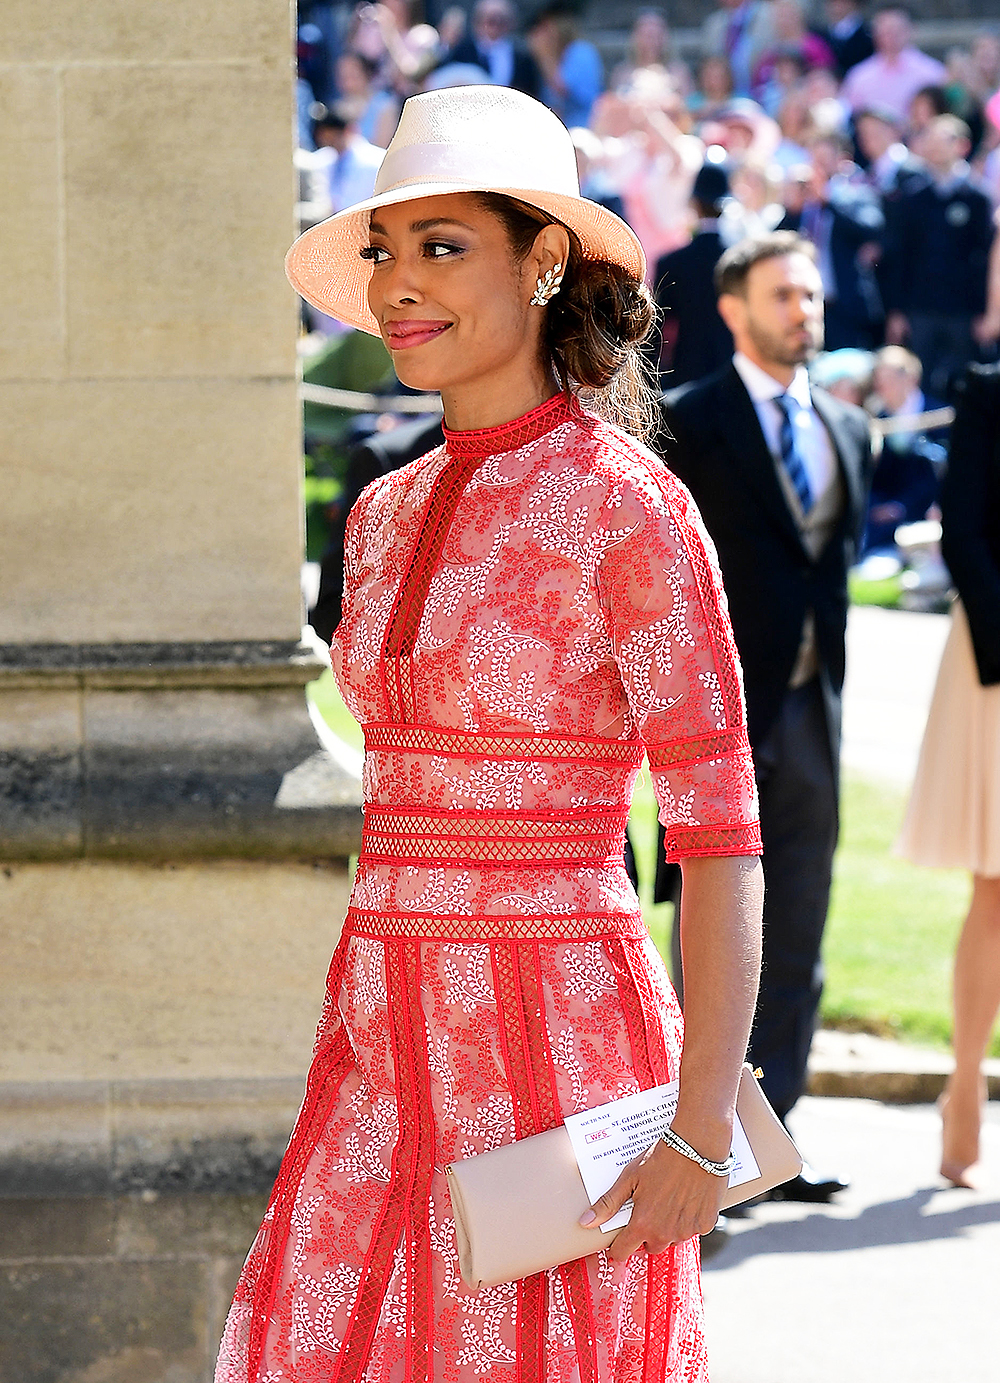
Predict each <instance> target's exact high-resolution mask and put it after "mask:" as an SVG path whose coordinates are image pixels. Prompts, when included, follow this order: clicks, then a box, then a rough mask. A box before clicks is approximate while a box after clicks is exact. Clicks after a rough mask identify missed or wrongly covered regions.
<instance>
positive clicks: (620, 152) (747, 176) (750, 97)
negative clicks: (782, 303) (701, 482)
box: [298, 0, 1000, 553]
mask: <svg viewBox="0 0 1000 1383" xmlns="http://www.w3.org/2000/svg"><path fill="white" fill-rule="evenodd" d="M419 3H420V0H383V2H381V3H374V4H372V3H362V4H358V5H356V6H354V7H353V8H352V7H351V6H350V5H344V4H331V3H329V0H317V2H316V3H313V4H306V3H305V2H304V0H303V3H302V4H301V6H300V25H299V30H298V35H299V49H298V59H299V110H300V120H299V142H300V146H301V148H300V151H299V155H298V159H299V163H300V172H301V174H302V186H303V193H302V196H303V204H304V207H305V209H306V210H305V219H306V220H308V219H310V218H312V219H317V220H318V219H320V218H321V217H322V216H325V215H329V214H330V213H331V212H333V211H338V210H341V209H342V208H343V207H345V206H348V205H350V204H351V203H354V202H357V201H359V200H362V199H363V198H364V197H366V196H368V195H370V193H371V190H372V187H373V185H374V180H375V176H376V173H377V171H378V167H379V164H380V161H381V158H382V154H383V150H384V148H385V146H386V145H387V144H388V142H389V140H390V138H391V136H392V133H393V130H394V129H395V126H396V122H397V120H398V117H399V112H400V109H401V106H402V102H403V101H404V100H405V99H406V97H407V96H409V95H411V94H413V93H415V92H417V91H421V90H430V89H436V88H440V87H442V86H451V85H465V84H470V83H494V84H497V85H501V86H510V87H513V88H516V89H517V90H519V91H523V92H526V93H527V94H529V95H531V96H534V97H537V98H538V99H540V100H542V101H544V102H545V103H546V104H547V105H549V106H550V107H551V109H552V110H554V111H555V112H556V113H557V114H558V115H559V116H560V118H561V119H562V120H563V121H564V123H565V124H566V125H567V126H568V127H569V129H570V131H571V133H572V136H573V140H574V144H575V147H576V150H577V158H578V163H579V169H580V179H581V187H582V191H583V193H584V195H586V196H588V197H591V198H592V199H594V200H595V201H598V202H600V203H602V204H604V205H606V206H607V207H609V208H610V209H611V210H613V211H615V212H617V213H618V214H619V215H621V216H623V217H624V218H625V219H626V220H627V221H628V222H629V224H630V225H631V226H632V228H633V229H634V230H635V232H636V234H637V235H638V237H639V239H640V240H641V242H642V244H643V247H644V249H645V251H646V256H647V260H648V264H649V282H650V286H651V287H652V288H653V289H654V291H655V293H656V296H657V298H658V301H659V303H660V306H661V308H662V309H663V321H662V327H661V334H660V338H659V339H658V341H657V343H656V350H655V354H656V360H655V364H656V366H657V367H658V368H659V370H660V372H661V378H662V381H663V384H664V386H665V387H672V386H676V385H680V384H683V383H685V382H687V381H689V380H693V379H699V378H702V377H703V376H705V375H707V374H709V373H711V371H712V370H714V369H716V368H718V367H720V366H721V365H723V364H724V363H725V362H726V361H727V360H728V359H729V358H730V357H731V354H732V349H733V347H732V341H731V339H730V336H729V333H728V331H727V330H726V328H725V326H724V324H723V323H722V321H721V319H720V318H719V316H718V313H717V312H716V309H715V297H716V295H715V288H714V284H713V272H714V268H715V265H716V263H717V261H718V259H719V258H720V256H721V255H722V253H723V252H724V251H725V250H726V248H728V247H729V246H731V245H733V244H735V243H736V242H738V241H740V240H742V239H744V238H745V237H747V236H757V235H761V234H767V233H769V232H771V231H774V230H794V231H797V232H798V233H799V234H800V235H802V236H804V237H805V238H807V239H808V240H810V241H812V242H813V244H814V245H815V247H816V252H817V261H818V264H819V268H820V273H821V275H822V279H823V287H824V293H825V299H826V326H825V332H826V341H825V351H826V354H825V355H824V357H823V358H821V360H820V361H819V362H818V363H817V365H816V367H815V368H816V369H817V370H818V371H820V372H821V373H823V375H824V381H823V382H824V383H827V384H829V385H830V386H831V387H832V388H833V390H834V392H840V393H841V395H842V397H845V398H849V399H851V400H853V401H856V402H859V403H863V404H865V405H866V406H868V407H869V409H870V411H871V412H873V413H874V414H875V415H881V416H882V417H890V416H898V415H900V413H901V411H907V410H909V411H910V412H911V413H912V412H913V411H914V410H915V409H916V411H917V412H918V413H924V412H927V411H929V410H934V409H936V408H939V407H940V405H941V404H942V403H943V402H945V401H946V400H947V398H948V393H949V389H950V386H951V382H952V381H953V380H954V379H955V378H957V377H958V376H959V375H960V374H961V372H962V370H963V369H964V367H965V366H966V365H967V364H968V363H969V362H970V361H972V360H976V359H979V360H984V361H990V360H992V359H995V358H996V355H997V351H998V345H1000V238H995V234H994V232H995V224H996V219H997V215H998V207H1000V29H997V30H996V31H994V30H993V29H990V28H983V29H982V31H980V32H979V33H978V34H977V35H976V36H975V37H974V38H973V39H972V41H971V42H970V43H969V44H968V45H967V46H965V47H961V48H959V47H956V48H952V49H950V50H949V51H948V52H947V53H945V54H944V55H943V57H944V61H939V60H938V58H936V57H933V56H931V55H929V54H927V53H925V52H923V51H921V49H920V48H919V47H918V46H917V44H916V41H915V37H914V26H913V22H912V20H911V18H910V16H909V14H908V13H907V11H906V10H905V9H903V8H901V7H899V6H896V5H890V6H886V7H884V8H880V9H877V10H876V11H875V12H874V13H873V14H872V15H871V16H870V17H866V16H865V15H863V13H862V11H861V10H860V8H859V6H858V4H857V3H856V0H825V3H823V0H817V3H818V4H823V8H822V10H819V9H808V8H807V7H806V4H805V3H804V0H723V3H722V8H720V9H718V10H716V11H715V12H714V13H712V14H710V15H709V16H708V18H707V19H706V20H705V21H704V24H703V26H702V30H701V43H700V55H699V56H698V57H697V60H694V61H693V60H690V57H689V56H685V57H681V56H680V55H679V54H678V52H677V51H676V48H675V45H674V43H673V41H672V35H671V31H670V28H669V26H668V23H667V20H666V17H665V15H664V13H663V12H662V11H661V10H657V9H646V10H643V11H641V12H640V13H639V14H638V16H637V18H636V19H635V21H634V24H633V27H632V31H631V35H630V41H629V45H628V51H627V54H626V56H625V58H624V60H623V61H621V62H620V63H619V64H618V65H617V66H613V67H612V68H611V69H610V70H606V68H605V66H604V63H603V62H602V58H601V55H600V53H599V51H598V49H597V48H596V47H595V45H594V44H593V43H592V42H590V41H589V40H588V39H587V38H586V37H585V36H583V35H582V34H581V15H580V7H579V5H578V4H576V3H574V0H542V3H541V5H540V7H539V8H536V9H534V10H533V11H532V12H531V13H525V14H522V13H521V12H519V10H518V9H517V7H516V3H515V0H476V3H475V4H474V5H473V7H472V9H471V11H467V10H466V9H465V8H463V7H461V6H459V5H452V6H447V4H446V0H438V8H437V10H436V11H433V12H429V13H428V14H427V15H426V16H425V15H422V14H418V13H417V10H416V6H417V5H418V4H419ZM426 19H433V21H434V22H433V24H431V23H428V22H426ZM314 325H316V326H318V327H319V329H320V330H321V331H323V330H331V329H335V328H334V326H333V324H332V323H330V322H323V321H316V322H315V323H314ZM894 370H895V371H898V372H900V374H899V378H900V379H905V383H906V389H905V393H906V398H905V400H901V398H900V396H899V395H900V389H896V388H893V387H891V386H890V383H889V381H890V380H892V379H894V378H895V376H894V375H893V374H892V372H893V371H894ZM900 388H902V386H900ZM918 404H919V407H918ZM889 437H890V439H891V444H890V445H888V446H887V447H886V448H885V452H884V459H883V464H882V468H881V470H882V474H881V475H880V476H879V477H878V478H877V482H876V488H875V496H876V498H875V500H873V510H872V514H871V517H870V521H869V524H868V530H867V536H866V550H867V551H868V552H869V553H879V552H885V551H891V550H892V549H893V537H892V535H893V532H894V530H895V528H897V527H898V526H899V524H900V523H904V522H909V521H914V520H916V519H919V518H922V517H924V516H925V515H926V514H927V513H931V514H932V515H933V514H934V512H935V510H934V505H935V501H936V494H937V485H938V479H939V476H940V470H941V467H940V464H939V461H940V457H941V456H943V451H942V449H941V446H940V442H941V440H942V438H941V437H940V435H936V434H935V432H934V430H933V429H932V430H931V432H930V433H928V432H927V431H926V430H922V429H920V428H915V429H914V430H913V431H911V432H907V431H905V430H903V431H898V432H895V433H892V432H890V433H889Z"/></svg>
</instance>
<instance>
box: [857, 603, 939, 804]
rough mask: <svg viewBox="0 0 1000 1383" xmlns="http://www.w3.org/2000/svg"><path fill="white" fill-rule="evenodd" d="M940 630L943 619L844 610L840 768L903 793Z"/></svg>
mask: <svg viewBox="0 0 1000 1383" xmlns="http://www.w3.org/2000/svg"><path fill="white" fill-rule="evenodd" d="M948 625H949V620H948V616H947V615H916V614H908V613H907V612H906V611H903V610H882V609H879V608H878V607H876V606H865V605H855V606H852V607H851V611H850V615H849V618H848V624H847V683H846V685H845V687H844V747H843V756H842V757H843V763H844V767H845V768H850V769H854V770H856V771H857V772H859V773H863V774H864V775H865V776H866V777H871V778H878V779H882V780H884V781H886V782H890V783H895V784H897V785H898V786H900V787H909V785H910V782H911V781H912V778H913V773H914V770H915V768H916V766H917V754H918V752H919V749H920V740H921V738H922V736H923V733H924V722H925V721H926V719H927V708H928V706H929V705H930V699H931V692H932V691H933V689H934V679H935V677H936V676H937V669H938V663H939V662H940V661H941V650H942V648H943V647H944V641H945V638H946V636H947V633H948Z"/></svg>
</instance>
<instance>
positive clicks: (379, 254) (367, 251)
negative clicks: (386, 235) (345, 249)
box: [360, 245, 389, 264]
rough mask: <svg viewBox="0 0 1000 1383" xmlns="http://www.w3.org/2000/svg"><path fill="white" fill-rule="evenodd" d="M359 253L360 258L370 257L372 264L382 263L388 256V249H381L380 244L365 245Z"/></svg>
mask: <svg viewBox="0 0 1000 1383" xmlns="http://www.w3.org/2000/svg"><path fill="white" fill-rule="evenodd" d="M360 254H361V258H362V259H370V260H371V261H372V263H374V264H384V263H385V261H386V260H387V259H388V258H389V251H388V250H383V248H382V246H381V245H365V246H364V248H363V249H362V250H361V251H360Z"/></svg>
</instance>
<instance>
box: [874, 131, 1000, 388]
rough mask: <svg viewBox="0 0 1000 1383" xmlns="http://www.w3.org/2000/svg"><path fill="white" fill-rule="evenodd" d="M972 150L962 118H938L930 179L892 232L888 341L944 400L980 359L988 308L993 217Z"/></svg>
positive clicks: (929, 137)
mask: <svg viewBox="0 0 1000 1383" xmlns="http://www.w3.org/2000/svg"><path fill="white" fill-rule="evenodd" d="M970 147H971V146H970V138H969V127H968V125H966V124H965V122H964V121H963V120H959V119H958V118H957V116H954V115H939V116H938V117H937V118H936V119H934V120H932V121H931V123H930V124H929V125H928V127H927V129H926V130H925V132H924V134H923V136H922V137H921V140H920V153H921V155H922V157H923V158H924V160H925V161H926V163H927V165H928V169H929V176H928V177H927V178H926V179H925V180H924V181H923V182H922V183H921V184H919V185H918V186H916V187H915V188H910V189H908V190H907V191H906V192H904V194H903V195H902V197H901V198H900V199H899V201H898V202H897V204H896V207H895V209H894V211H893V214H892V215H891V217H890V219H889V225H888V228H887V229H888V232H889V234H888V237H887V240H886V246H885V255H884V265H885V293H886V299H887V302H886V306H887V308H888V309H889V313H888V316H887V318H886V330H885V334H886V339H887V341H889V343H890V344H891V345H903V344H904V343H908V344H909V347H910V349H911V350H912V351H913V352H914V353H915V354H916V355H918V356H919V357H920V363H921V364H922V365H923V367H924V379H925V380H926V382H927V387H928V389H929V391H930V392H931V393H932V394H936V395H937V396H938V397H939V398H946V397H947V393H948V386H949V383H950V381H951V380H952V379H953V378H954V377H955V376H956V375H958V374H959V373H960V372H961V371H962V370H963V369H964V368H965V366H966V365H967V364H968V363H969V361H970V360H973V359H974V358H975V354H976V346H975V342H974V340H973V325H974V323H975V320H976V318H978V317H980V316H982V314H983V313H984V312H985V310H986V280H987V268H988V263H989V255H990V245H991V244H992V242H993V217H992V208H991V206H990V201H989V198H988V197H987V196H986V194H985V193H984V192H981V191H980V190H979V188H978V187H976V186H974V184H973V183H972V181H971V178H970V174H969V166H968V164H967V163H966V162H965V157H966V155H967V154H968V152H969V149H970Z"/></svg>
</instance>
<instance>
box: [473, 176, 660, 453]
mask: <svg viewBox="0 0 1000 1383" xmlns="http://www.w3.org/2000/svg"><path fill="white" fill-rule="evenodd" d="M477 195H478V200H479V202H480V204H481V205H482V206H483V208H484V209H485V210H486V211H489V212H491V213H492V214H493V215H494V216H496V217H497V219H498V220H500V221H501V222H502V223H503V225H504V227H505V229H506V231H507V236H508V238H509V240H510V244H511V249H512V251H513V253H514V257H515V258H516V259H518V260H522V259H524V257H525V256H526V255H527V254H528V252H529V250H530V249H531V247H532V245H533V244H534V243H535V239H536V237H537V235H538V232H539V231H540V230H541V229H542V228H543V226H547V225H562V222H560V221H557V220H556V219H555V217H551V216H548V215H547V214H546V213H545V212H543V211H540V210H539V209H538V208H536V207H529V206H526V205H525V204H524V203H523V202H517V201H515V200H514V199H513V198H511V197H505V196H503V195H501V194H500V193H496V192H483V193H479V194H477ZM564 229H566V231H567V233H568V235H569V239H570V252H569V263H568V264H567V265H566V268H565V273H564V276H563V280H562V286H561V288H560V291H559V292H558V293H557V294H556V296H555V297H554V298H552V299H551V301H550V302H549V305H548V307H547V308H546V310H545V337H544V344H545V347H546V348H547V350H548V353H549V355H550V357H551V360H552V365H553V367H554V369H555V372H556V376H557V377H558V379H559V383H560V384H561V385H562V387H563V388H564V389H566V390H572V391H573V392H575V393H579V394H580V395H581V396H582V398H583V400H584V402H585V403H586V404H587V405H588V407H590V408H592V409H593V411H594V412H595V413H596V414H598V416H599V417H602V418H604V419H606V420H607V421H608V422H609V423H613V424H614V425H615V426H617V427H621V428H622V429H623V430H624V431H626V432H630V433H632V435H633V436H635V437H639V438H642V439H646V438H648V437H650V436H651V435H652V434H653V433H654V431H655V430H656V428H657V426H658V425H659V408H658V395H657V394H656V392H655V391H654V389H653V381H652V373H651V370H650V367H649V365H648V363H647V359H646V356H645V355H644V354H643V350H642V347H643V344H644V342H646V341H647V340H648V338H649V336H650V335H651V333H652V331H653V328H654V326H655V325H656V307H655V305H654V303H653V298H652V294H651V293H650V291H649V289H648V288H647V287H646V285H645V284H644V283H643V282H641V280H639V279H637V278H634V277H633V276H632V275H631V274H630V273H629V272H628V270H627V269H623V268H621V267H620V266H619V265H617V264H609V263H607V262H606V261H604V260H595V259H587V258H586V257H585V256H584V253H583V250H582V247H581V245H580V241H579V239H578V238H577V236H576V235H575V234H574V233H573V231H571V230H569V228H568V227H565V228H564Z"/></svg>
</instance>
